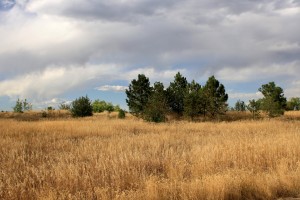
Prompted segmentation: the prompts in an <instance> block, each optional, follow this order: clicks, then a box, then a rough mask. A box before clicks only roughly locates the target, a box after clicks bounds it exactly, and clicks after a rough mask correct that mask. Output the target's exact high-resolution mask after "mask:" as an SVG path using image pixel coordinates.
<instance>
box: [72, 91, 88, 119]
mask: <svg viewBox="0 0 300 200" xmlns="http://www.w3.org/2000/svg"><path fill="white" fill-rule="evenodd" d="M71 113H72V116H73V117H87V116H92V115H93V106H92V103H91V101H90V99H89V98H88V97H87V96H85V97H80V98H78V99H76V100H74V101H73V102H72V104H71Z"/></svg>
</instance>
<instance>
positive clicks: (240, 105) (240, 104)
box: [234, 100, 246, 112]
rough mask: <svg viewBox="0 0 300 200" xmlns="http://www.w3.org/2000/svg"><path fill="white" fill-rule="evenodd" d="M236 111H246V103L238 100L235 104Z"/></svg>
mask: <svg viewBox="0 0 300 200" xmlns="http://www.w3.org/2000/svg"><path fill="white" fill-rule="evenodd" d="M234 110H236V111H240V112H243V111H246V104H245V102H244V101H241V100H238V101H237V102H236V103H235V106H234Z"/></svg>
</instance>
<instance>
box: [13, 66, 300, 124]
mask: <svg viewBox="0 0 300 200" xmlns="http://www.w3.org/2000/svg"><path fill="white" fill-rule="evenodd" d="M258 91H259V92H261V93H262V95H263V98H261V99H258V100H255V99H252V100H249V102H248V103H247V104H246V103H245V102H244V101H241V100H238V101H237V102H236V103H235V105H234V107H232V108H229V106H228V104H227V100H228V94H227V93H226V90H225V87H224V85H223V84H222V83H220V82H219V81H218V80H217V79H216V78H215V77H214V76H211V77H209V78H208V80H207V81H206V83H205V84H204V85H203V86H201V85H200V84H199V83H197V82H196V81H195V80H192V81H191V82H188V81H187V79H186V77H184V76H183V75H182V74H181V73H180V72H178V73H177V74H176V75H175V76H174V80H173V81H172V82H170V84H169V86H168V87H167V88H165V87H164V85H163V83H162V82H155V83H154V84H153V85H151V83H150V81H149V78H148V77H146V76H145V75H144V74H139V75H138V77H137V79H133V80H132V81H131V83H130V84H129V87H128V89H126V91H125V93H126V96H127V98H126V103H127V105H128V108H129V112H130V113H131V114H132V115H134V116H136V117H139V118H142V119H145V120H147V121H152V122H164V121H166V119H167V116H168V115H173V116H175V117H178V118H181V117H185V118H188V119H190V120H195V119H197V118H199V117H204V118H211V119H215V118H218V117H219V116H220V115H224V114H225V113H226V111H228V110H235V111H241V112H242V111H246V110H248V111H250V112H251V113H252V116H253V118H257V117H258V116H259V115H260V112H261V111H263V112H265V113H267V114H268V116H269V117H276V116H280V115H283V114H284V111H285V110H300V98H299V97H293V98H291V99H290V100H289V101H287V100H286V98H285V97H284V92H283V89H282V88H281V87H279V86H277V85H276V84H275V83H274V82H269V83H268V84H264V85H262V86H261V87H260V88H259V89H258ZM50 108H51V109H50ZM31 109H32V104H30V103H29V102H28V101H27V100H26V99H25V100H20V99H18V100H17V102H16V105H15V106H14V107H13V110H14V112H20V113H22V112H24V111H28V110H31ZM59 109H60V110H70V111H71V113H72V115H73V116H74V117H84V116H92V115H93V113H99V112H103V111H108V112H113V111H117V112H119V117H120V118H124V117H125V110H123V109H121V108H120V107H119V106H118V105H116V106H115V105H113V104H112V103H109V102H105V101H101V100H99V99H97V100H95V101H91V100H90V99H89V98H88V96H85V97H84V96H82V97H79V98H78V99H75V100H74V101H72V102H71V104H66V103H61V104H60V106H59ZM49 110H52V107H48V111H49Z"/></svg>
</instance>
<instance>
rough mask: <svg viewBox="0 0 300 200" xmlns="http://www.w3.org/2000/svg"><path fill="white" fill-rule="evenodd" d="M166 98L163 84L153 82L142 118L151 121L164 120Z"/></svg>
mask: <svg viewBox="0 0 300 200" xmlns="http://www.w3.org/2000/svg"><path fill="white" fill-rule="evenodd" d="M167 110H168V109H167V99H166V92H165V90H164V85H163V84H162V83H160V82H156V83H154V88H153V92H152V93H151V95H150V97H149V101H148V103H147V106H146V109H145V113H144V118H145V120H147V121H151V122H164V121H166V114H167Z"/></svg>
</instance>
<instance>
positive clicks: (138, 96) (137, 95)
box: [125, 74, 152, 117]
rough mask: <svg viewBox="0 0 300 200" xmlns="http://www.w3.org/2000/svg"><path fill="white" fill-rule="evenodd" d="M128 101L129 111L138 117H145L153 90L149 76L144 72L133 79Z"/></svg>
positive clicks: (127, 91) (129, 88) (128, 90)
mask: <svg viewBox="0 0 300 200" xmlns="http://www.w3.org/2000/svg"><path fill="white" fill-rule="evenodd" d="M125 92H126V95H127V99H126V103H127V105H128V107H129V112H130V113H131V114H133V115H134V116H137V117H143V115H144V111H145V108H146V105H147V103H148V100H149V97H150V95H151V92H152V87H150V82H149V78H147V77H146V76H145V75H144V74H139V75H138V79H133V80H132V81H131V84H130V85H129V87H128V89H127V90H126V91H125Z"/></svg>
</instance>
